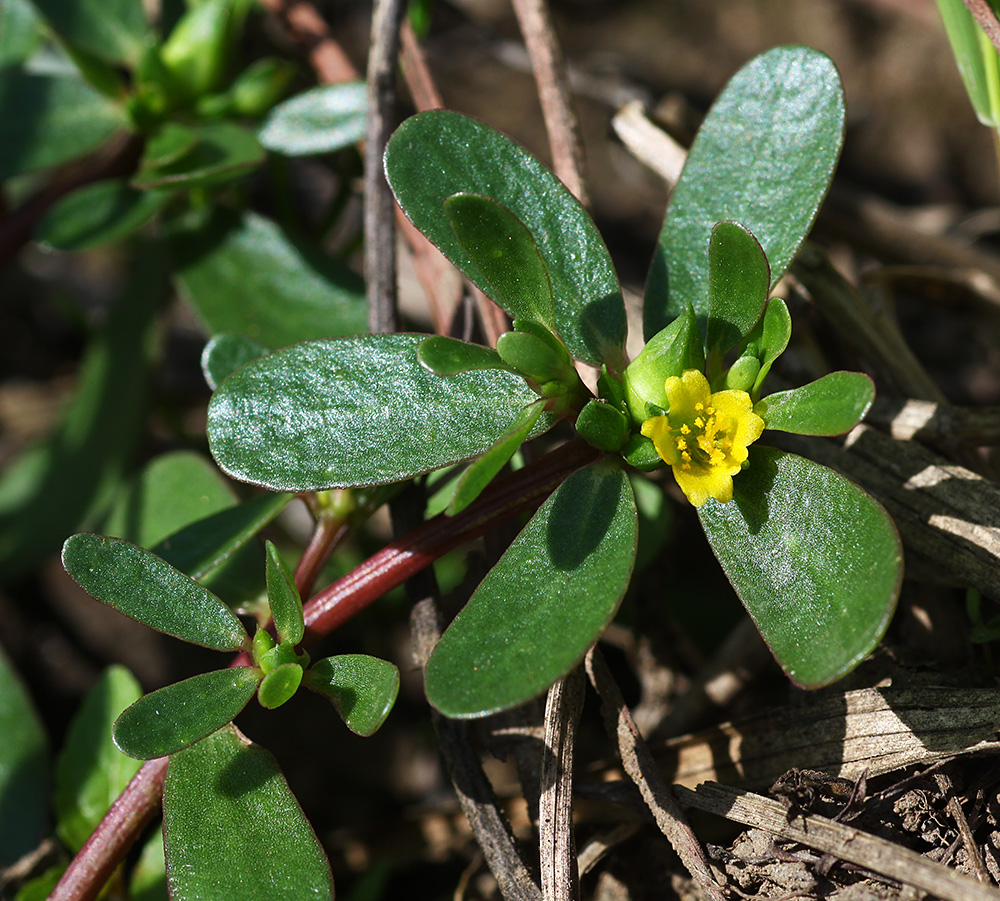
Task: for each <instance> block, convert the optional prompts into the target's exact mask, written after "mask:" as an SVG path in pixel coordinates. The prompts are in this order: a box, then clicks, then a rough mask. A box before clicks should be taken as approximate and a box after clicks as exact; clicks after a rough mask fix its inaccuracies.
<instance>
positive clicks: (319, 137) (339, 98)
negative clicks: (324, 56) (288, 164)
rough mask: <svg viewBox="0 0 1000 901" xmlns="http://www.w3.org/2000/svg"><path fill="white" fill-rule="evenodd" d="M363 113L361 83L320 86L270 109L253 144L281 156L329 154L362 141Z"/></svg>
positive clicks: (365, 100) (366, 106)
mask: <svg viewBox="0 0 1000 901" xmlns="http://www.w3.org/2000/svg"><path fill="white" fill-rule="evenodd" d="M367 109H368V102H367V97H366V92H365V83H364V82H363V81H351V82H342V83H341V84H331V85H322V86H320V87H318V88H312V89H311V90H308V91H303V92H302V93H301V94H296V95H295V96H294V97H290V98H289V99H288V100H286V101H284V103H279V104H278V105H277V106H276V107H274V108H273V109H272V110H271V112H270V113H268V115H267V118H266V119H265V120H264V121H263V123H262V124H261V126H260V129H259V130H258V132H257V140H259V141H260V143H261V144H262V145H263V146H264V147H266V148H267V149H268V150H273V151H274V152H275V153H282V154H284V155H285V156H308V155H309V154H314V153H330V152H332V151H334V150H340V149H341V148H342V147H349V146H350V145H351V144H356V143H357V142H358V141H360V140H361V139H362V138H364V136H365V113H366V111H367Z"/></svg>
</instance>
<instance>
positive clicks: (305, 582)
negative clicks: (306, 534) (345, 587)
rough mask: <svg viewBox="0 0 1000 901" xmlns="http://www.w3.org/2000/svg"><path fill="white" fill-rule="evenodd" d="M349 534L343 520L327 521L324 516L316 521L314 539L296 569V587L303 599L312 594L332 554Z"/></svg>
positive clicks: (303, 553)
mask: <svg viewBox="0 0 1000 901" xmlns="http://www.w3.org/2000/svg"><path fill="white" fill-rule="evenodd" d="M347 533H348V526H347V524H346V523H345V522H344V521H343V520H340V519H337V520H331V519H326V518H325V517H323V516H322V515H321V516H320V517H319V519H317V520H316V528H315V529H314V530H313V534H312V538H310V539H309V544H308V545H307V546H306V549H305V550H304V551H303V552H302V556H301V557H300V558H299V564H298V566H296V567H295V587H296V588H298V590H299V594H300V595H301V596H302V597H306V596H308V595H310V594H312V590H313V587H314V586H315V585H316V579H318V578H319V574H320V572H321V571H322V570H323V567H324V566H325V565H326V561H327V560H329V559H330V554H332V553H333V552H334V550H336V548H337V546H338V545H339V544H340V542H341V541H343V540H344V538H345V537H346V536H347Z"/></svg>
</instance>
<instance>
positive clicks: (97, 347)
mask: <svg viewBox="0 0 1000 901" xmlns="http://www.w3.org/2000/svg"><path fill="white" fill-rule="evenodd" d="M163 263H164V259H163V256H162V255H161V254H159V253H141V254H139V255H137V256H136V257H135V260H134V265H133V271H132V277H131V279H130V282H129V284H128V286H127V289H126V291H125V293H124V294H123V296H121V297H120V298H118V299H117V300H116V301H115V304H114V306H113V307H112V310H111V313H110V317H109V319H108V320H107V322H106V323H105V325H104V327H103V328H102V329H100V330H99V331H98V333H97V334H96V336H95V337H94V338H93V339H92V340H91V343H90V344H89V346H88V348H87V352H86V356H85V357H84V361H83V363H82V365H81V367H80V373H79V376H78V382H77V388H76V391H75V393H74V395H73V399H72V401H70V405H69V408H68V410H67V412H66V415H65V417H64V418H63V420H62V422H61V423H60V425H59V427H58V428H57V430H56V432H55V434H53V435H52V436H51V437H50V438H49V439H47V440H46V441H45V442H43V443H41V444H39V445H36V446H35V447H34V448H32V449H31V450H29V451H28V452H27V453H25V454H24V455H22V456H21V457H20V458H19V459H18V460H17V461H15V462H14V463H13V465H10V466H8V467H7V469H6V471H5V472H4V473H3V475H2V477H0V579H4V580H6V579H11V578H14V577H16V576H17V575H18V574H20V573H24V572H27V571H28V570H30V569H31V568H32V567H34V566H35V565H36V564H37V563H38V561H39V560H40V559H41V558H42V557H44V556H45V555H46V554H50V553H52V554H55V553H56V552H57V551H58V549H59V546H60V544H61V543H62V541H63V539H64V538H65V537H66V535H68V534H70V533H71V532H74V531H76V530H78V529H80V528H81V527H82V526H84V525H86V524H87V523H88V522H92V521H93V520H94V519H95V518H96V517H97V516H98V515H100V514H101V513H102V512H103V511H104V510H105V509H106V508H107V506H108V504H109V503H110V502H111V500H112V498H113V497H114V495H115V493H116V492H117V491H118V490H119V489H120V487H121V483H122V479H123V477H124V474H125V472H126V468H127V467H128V466H129V464H130V463H131V460H132V454H133V452H134V449H135V446H136V443H137V441H138V439H139V436H140V434H141V433H142V426H143V422H144V418H145V413H146V393H147V387H146V377H147V374H148V370H149V366H150V362H151V358H152V355H153V332H154V328H155V324H156V319H155V315H154V314H155V312H156V309H157V304H158V301H159V300H160V299H161V297H162V296H163V288H164V284H165V283H164V275H165V273H164V265H163Z"/></svg>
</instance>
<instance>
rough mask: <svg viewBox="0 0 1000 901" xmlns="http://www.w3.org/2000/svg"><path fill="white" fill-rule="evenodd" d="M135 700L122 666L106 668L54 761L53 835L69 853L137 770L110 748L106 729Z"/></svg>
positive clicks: (130, 679)
mask: <svg viewBox="0 0 1000 901" xmlns="http://www.w3.org/2000/svg"><path fill="white" fill-rule="evenodd" d="M141 695H142V689H141V688H140V687H139V683H138V682H137V681H136V680H135V677H134V676H133V675H132V674H131V673H130V672H129V671H128V670H127V669H125V667H123V666H109V667H108V668H107V669H106V670H104V672H103V673H101V675H100V677H99V678H98V680H97V682H96V684H95V685H94V686H93V688H91V689H90V691H88V692H87V694H86V696H85V697H84V699H83V703H82V704H81V705H80V709H79V710H78V711H77V713H76V716H75V717H74V718H73V722H72V723H70V727H69V732H68V733H67V735H66V744H65V745H64V746H63V749H62V751H61V752H60V754H59V757H58V759H57V760H56V786H55V799H54V802H55V810H56V818H57V819H56V831H57V832H58V833H59V838H61V839H62V841H63V843H64V844H65V845H66V847H68V848H69V849H70V851H73V852H74V853H75V852H76V851H79V850H80V848H82V847H83V844H84V842H86V841H87V839H88V838H90V834H91V833H92V832H93V831H94V828H95V827H96V826H97V824H98V823H99V822H100V821H101V819H102V818H103V817H104V814H106V813H107V812H108V809H109V808H110V807H111V805H112V804H113V803H114V801H115V799H116V798H117V797H118V796H119V795H120V794H121V793H122V791H123V790H124V788H125V786H126V785H128V783H129V782H130V781H131V779H132V777H133V776H134V775H135V774H136V773H137V772H138V771H139V766H140V764H139V762H138V761H136V760H134V759H133V758H131V757H127V756H126V755H124V754H122V752H121V751H119V750H118V748H116V747H115V745H114V742H112V740H111V727H112V726H113V725H114V722H115V720H116V719H118V716H119V715H120V714H121V712H122V711H123V710H124V709H125V708H126V707H128V706H129V705H130V704H132V703H134V702H135V701H137V700H138V699H139V697H140V696H141Z"/></svg>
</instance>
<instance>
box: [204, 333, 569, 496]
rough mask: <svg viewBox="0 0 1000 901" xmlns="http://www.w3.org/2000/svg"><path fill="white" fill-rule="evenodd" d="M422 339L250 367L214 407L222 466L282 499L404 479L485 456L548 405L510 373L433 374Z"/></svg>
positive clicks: (374, 341) (347, 343)
mask: <svg viewBox="0 0 1000 901" xmlns="http://www.w3.org/2000/svg"><path fill="white" fill-rule="evenodd" d="M423 340H424V338H423V336H421V335H370V336H360V337H356V338H341V339H336V340H330V341H312V342H308V343H304V344H298V345H295V346H294V347H289V348H286V349H284V350H280V351H277V352H275V353H273V354H270V355H268V356H266V357H262V358H260V359H259V360H254V361H253V362H251V363H247V364H246V365H245V366H243V367H242V368H240V369H238V370H237V371H236V372H234V373H233V374H232V375H230V376H229V378H227V379H226V380H225V381H224V382H223V383H222V385H220V386H219V390H218V391H217V392H216V393H215V395H214V396H213V398H212V402H211V404H210V406H209V413H208V434H209V444H210V446H211V449H212V453H213V454H214V456H215V459H216V460H217V461H218V463H219V465H220V466H221V467H222V468H223V469H224V470H225V471H226V472H228V473H229V474H230V475H232V476H233V477H234V478H237V479H242V480H244V481H247V482H252V483H255V484H258V485H263V486H265V487H269V488H273V489H277V490H290V491H317V490H320V489H324V488H333V487H350V486H354V485H376V484H383V483H388V482H396V481H402V480H403V479H408V478H410V477H412V476H414V475H418V474H420V473H424V472H429V471H430V470H432V469H438V468H440V467H443V466H447V465H449V464H451V463H456V462H458V461H460V460H468V459H470V458H471V457H475V456H478V455H479V454H481V453H483V452H484V451H486V450H488V449H489V448H490V447H492V446H493V445H494V444H495V443H496V442H497V441H498V440H499V439H500V437H501V436H503V435H504V434H505V433H506V431H507V430H508V429H509V428H510V427H511V425H512V424H513V423H514V422H515V420H516V419H517V417H518V416H519V415H520V413H521V410H522V409H523V408H524V407H525V406H526V405H527V404H529V403H531V402H532V401H534V400H537V395H536V394H535V393H534V392H533V391H532V390H531V389H530V388H529V387H528V386H527V384H526V383H525V381H524V379H522V378H520V377H519V376H516V375H513V374H512V373H509V372H502V371H497V370H486V371H478V372H468V373H460V374H458V375H454V376H449V377H447V378H441V377H439V376H436V375H434V374H433V373H430V372H428V371H427V370H426V369H424V368H423V367H422V366H421V365H420V364H419V363H418V362H417V353H416V351H417V346H418V345H419V344H420V343H421V341H423ZM542 422H543V423H544V426H545V427H548V426H549V425H550V424H551V422H550V421H549V420H547V419H546V418H545V417H543V419H542Z"/></svg>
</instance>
